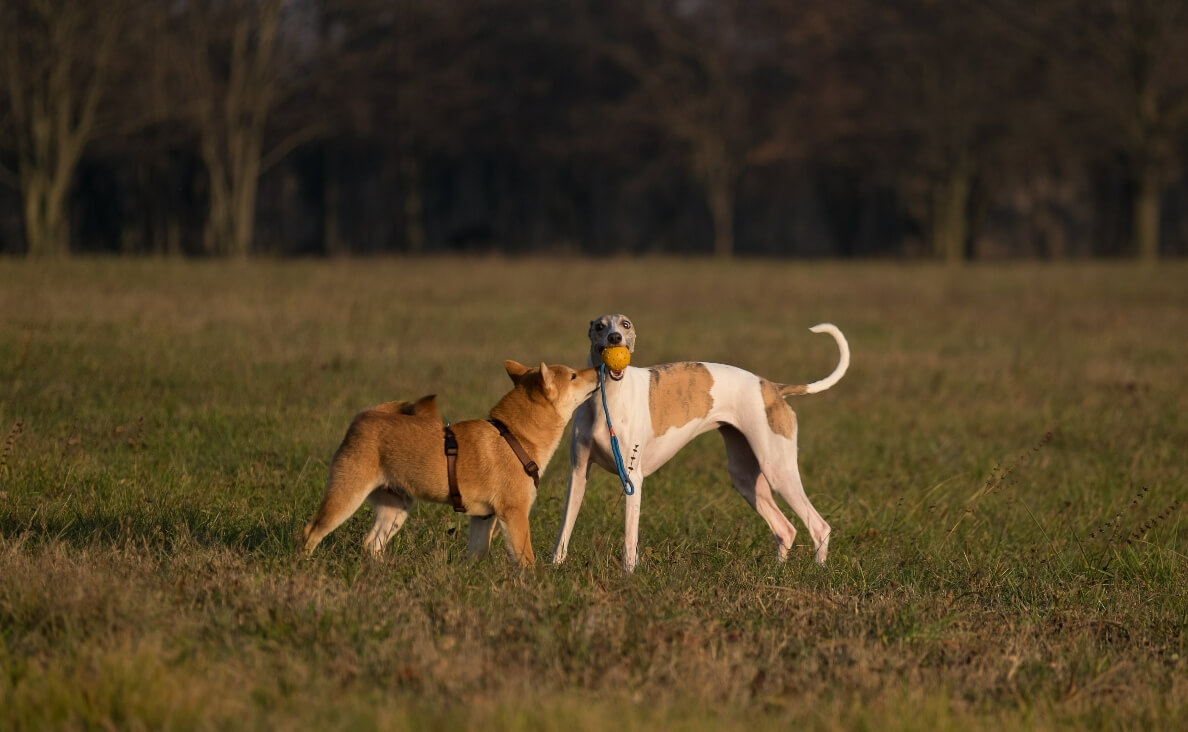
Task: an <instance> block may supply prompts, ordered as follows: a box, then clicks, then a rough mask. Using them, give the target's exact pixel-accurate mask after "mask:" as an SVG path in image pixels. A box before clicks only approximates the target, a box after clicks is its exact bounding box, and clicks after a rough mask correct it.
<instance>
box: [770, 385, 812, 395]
mask: <svg viewBox="0 0 1188 732" xmlns="http://www.w3.org/2000/svg"><path fill="white" fill-rule="evenodd" d="M773 386H774V387H775V388H776V390H777V391H779V394H780V396H782V397H786V396H804V395H805V394H808V393H809V388H808V385H807V384H773Z"/></svg>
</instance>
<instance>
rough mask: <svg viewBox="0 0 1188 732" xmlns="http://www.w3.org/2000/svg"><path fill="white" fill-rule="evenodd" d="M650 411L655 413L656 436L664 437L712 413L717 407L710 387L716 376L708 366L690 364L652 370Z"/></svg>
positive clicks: (673, 364) (653, 424)
mask: <svg viewBox="0 0 1188 732" xmlns="http://www.w3.org/2000/svg"><path fill="white" fill-rule="evenodd" d="M648 371H649V372H650V376H651V383H650V384H649V385H648V408H649V409H650V410H651V413H652V434H654V435H656V436H660V435H662V434H664V433H665V432H667V431H668V430H670V429H672V428H673V427H680V426H681V425H685V424H688V423H689V422H692V421H693V420H695V419H699V418H701V417H704V416H706V415H707V414H709V411H710V408H711V407H713V406H714V398H713V397H712V396H710V388H711V387H712V386H713V385H714V377H713V376H711V375H710V372H709V369H707V368H706V367H705V364H702V363H696V362H690V361H686V362H684V363H666V364H664V365H662V366H653V367H651V368H650V369H648Z"/></svg>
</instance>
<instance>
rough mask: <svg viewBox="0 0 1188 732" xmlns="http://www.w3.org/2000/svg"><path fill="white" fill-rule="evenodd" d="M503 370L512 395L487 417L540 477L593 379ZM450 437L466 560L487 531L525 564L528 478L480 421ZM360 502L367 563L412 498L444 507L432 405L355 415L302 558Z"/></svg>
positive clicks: (511, 366)
mask: <svg viewBox="0 0 1188 732" xmlns="http://www.w3.org/2000/svg"><path fill="white" fill-rule="evenodd" d="M503 367H504V368H505V369H507V375H508V376H510V377H511V380H512V384H514V385H515V386H514V387H513V388H512V390H511V391H510V392H508V393H507V394H505V395H504V397H503V398H502V399H500V400H499V403H498V404H496V405H495V406H494V407H492V409H491V412H490V415H491V417H492V418H494V419H497V420H499V421H501V422H503V424H505V425H507V427H508V429H509V430H510V432H511V434H512V435H513V436H514V437H515V438H516V439H518V440H519V442H520V444H521V445H523V447H524V449H525V450H526V452H527V453H528V456H529V457H530V458H531V459H532V460H533V461H534V462H535V463H536V464H537V465H538V466H540V470H541V472H542V473H543V472H544V466H545V465H548V462H549V458H551V457H552V456H553V452H554V451H556V449H557V443H559V442H560V441H561V433H562V432H563V431H564V430H565V424H566V423H567V422H569V418H570V417H571V416H573V411H574V410H575V409H577V407H578V405H579V404H581V403H582V402H584V401H585V400H586V398H587V397H589V396H590V395H591V394H593V393H594V392H595V391H596V390H597V388H598V372H597V371H596V370H595V369H592V368H587V369H582V370H581V371H575V370H574V369H571V368H569V367H568V366H546V365H545V364H543V363H542V364H541V365H540V367H539V368H534V369H530V368H528V367H527V366H524V365H523V364H520V363H516V362H515V361H504V362H503ZM452 428H453V430H454V433H455V434H456V435H457V441H458V457H457V476H458V485H459V490H460V492H461V494H462V501H463V503H464V504H465V507H466V514H467V515H468V516H470V530H469V539H468V541H467V546H466V549H467V554H468V555H469V556H481V555H483V554H485V553H486V552H487V549H488V548H489V547H490V545H491V537H492V536H494V533H495V529H496V527H497V526H502V527H503V531H504V534H506V536H507V544H508V547H507V548H508V552H509V553H510V554H511V556H512V558H513V559H515V560H516V561H518V562H519V563H520V564H522V565H529V564H532V563H533V562H534V561H535V555H534V554H533V552H532V540H531V537H530V534H529V530H528V512H529V511H530V510H531V509H532V503H533V502H534V501H535V500H536V485H535V483H534V482H533V479H532V478H531V477H529V475H528V474H527V473H526V472H525V467H524V465H523V464H521V462H520V460H519V459H518V458H517V457H516V454H515V452H513V450H512V448H511V447H510V446H509V445H508V443H507V442H506V441H505V440H504V438H503V437H502V436H501V435H500V433H499V430H498V429H497V428H496V427H495V426H493V425H492V424H491V423H490V422H488V421H486V420H481V419H474V420H467V421H465V422H458V423H457V424H454V425H452ZM364 499H366V500H368V501H370V502H371V505H372V507H373V508H374V509H375V523H374V524H373V525H372V527H371V531H370V532H368V534H367V537H366V538H365V539H364V540H363V544H364V546H366V547H367V548H368V549H369V550H370V551H371V552H372V554H375V555H379V554H380V553H381V552H383V550H384V546H385V545H386V544H387V543H388V540H389V539H391V538H392V537H393V536H394V535H395V534H396V532H397V531H399V530H400V527H401V525H403V524H404V520H405V519H407V518H408V511H409V508H410V507H412V504H413V500H414V499H420V500H422V501H435V502H437V503H447V502H449V500H450V498H449V484H448V480H447V476H446V458H445V454H444V442H443V436H442V423H441V416H440V415H439V414H438V412H437V404H436V402H435V397H434V396H427V397H423V398H421V399H420V400H418V401H417V402H415V403H413V402H387V403H385V404H380V405H378V406H375V407H372V408H371V409H367V410H364V411H362V412H360V413H359V414H358V415H356V416H355V419H354V421H353V422H351V426H350V428H348V429H347V433H346V437H344V438H343V440H342V444H341V445H340V446H339V447H338V451H337V452H336V453H334V459H333V461H331V463H330V477H329V479H328V480H327V482H326V493H325V495H324V496H323V497H322V505H321V506H320V507H319V508H318V513H317V515H315V516H314V518H313V520H312V521H310V522H309V523H308V524H307V525H306V527H305V532H304V542H305V544H304V548H305V553H306V554H310V553H311V552H313V550H314V548H315V547H316V546H317V545H318V542H320V541H321V540H322V539H323V538H325V536H326V535H327V534H329V533H330V532H331V531H333V530H334V529H336V528H338V526H339V525H340V524H341V523H342V522H343V521H345V520H346V519H347V518H349V517H350V516H351V514H353V513H354V512H355V511H357V510H358V509H359V506H361V505H363V501H364ZM495 519H499V524H498V525H497V524H496V523H495Z"/></svg>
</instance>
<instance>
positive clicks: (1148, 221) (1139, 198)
mask: <svg viewBox="0 0 1188 732" xmlns="http://www.w3.org/2000/svg"><path fill="white" fill-rule="evenodd" d="M1159 198H1160V190H1159V174H1158V171H1157V170H1156V169H1155V166H1154V165H1151V164H1146V165H1143V166H1141V167H1140V169H1139V171H1138V173H1137V175H1136V176H1135V187H1134V198H1133V200H1132V207H1133V211H1132V212H1131V215H1132V217H1133V223H1132V229H1131V239H1132V243H1133V246H1134V249H1135V253H1136V254H1137V256H1138V258H1139V260H1140V261H1142V262H1146V263H1148V264H1152V263H1154V262H1156V261H1158V260H1159V238H1160V232H1159V209H1160V205H1159Z"/></svg>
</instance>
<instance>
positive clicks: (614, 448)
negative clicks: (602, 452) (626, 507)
mask: <svg viewBox="0 0 1188 732" xmlns="http://www.w3.org/2000/svg"><path fill="white" fill-rule="evenodd" d="M598 390H599V391H600V392H602V414H603V415H604V416H605V417H606V428H607V429H608V430H610V438H611V454H613V455H614V456H615V467H616V468H618V470H619V481H620V482H621V483H622V484H623V493H624V494H625V495H628V496H630V495H634V494H635V484H634V483H632V482H631V479H630V478H628V477H627V469H626V468H624V467H623V453H621V452H619V438H618V437H615V428H614V427H612V426H611V419H610V412H609V411H608V410H607V408H606V364H604V363H602V364H598Z"/></svg>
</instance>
